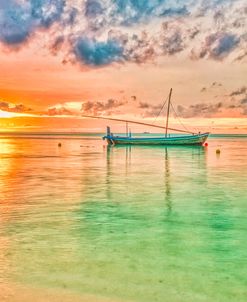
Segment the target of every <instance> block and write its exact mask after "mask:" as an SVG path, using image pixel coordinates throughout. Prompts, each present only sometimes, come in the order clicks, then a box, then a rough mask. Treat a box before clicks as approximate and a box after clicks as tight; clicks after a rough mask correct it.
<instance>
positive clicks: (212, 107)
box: [177, 102, 223, 118]
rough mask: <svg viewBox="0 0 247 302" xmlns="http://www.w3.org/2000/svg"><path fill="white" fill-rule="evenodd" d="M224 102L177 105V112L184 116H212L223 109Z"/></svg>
mask: <svg viewBox="0 0 247 302" xmlns="http://www.w3.org/2000/svg"><path fill="white" fill-rule="evenodd" d="M222 107H223V104H222V103H221V102H218V103H216V104H203V103H199V104H195V105H190V106H189V107H184V106H181V105H179V106H177V112H178V114H179V116H181V117H183V118H190V117H212V116H213V115H215V114H216V113H219V112H220V111H221V108H222Z"/></svg>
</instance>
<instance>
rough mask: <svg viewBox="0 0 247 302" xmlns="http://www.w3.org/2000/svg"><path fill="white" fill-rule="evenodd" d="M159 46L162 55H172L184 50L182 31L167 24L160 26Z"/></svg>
mask: <svg viewBox="0 0 247 302" xmlns="http://www.w3.org/2000/svg"><path fill="white" fill-rule="evenodd" d="M160 44H161V48H162V50H163V53H164V54H168V55H174V54H176V53H178V52H181V51H182V50H184V48H185V44H184V38H183V36H182V31H181V29H180V28H179V27H178V26H174V25H170V23H169V22H164V23H163V24H162V33H161V35H160Z"/></svg>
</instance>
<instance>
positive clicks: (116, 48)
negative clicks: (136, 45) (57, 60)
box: [74, 37, 124, 66]
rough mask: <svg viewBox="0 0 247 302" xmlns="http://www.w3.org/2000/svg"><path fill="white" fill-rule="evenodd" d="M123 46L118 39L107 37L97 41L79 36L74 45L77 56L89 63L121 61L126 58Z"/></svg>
mask: <svg viewBox="0 0 247 302" xmlns="http://www.w3.org/2000/svg"><path fill="white" fill-rule="evenodd" d="M123 51H124V50H123V47H122V45H121V44H120V43H119V41H117V40H111V39H107V40H106V41H96V39H89V38H83V37H82V38H79V39H78V40H77V41H76V43H75V47H74V52H75V55H76V58H77V59H79V60H81V61H82V62H84V63H85V64H87V65H95V66H100V65H107V64H110V63H113V62H120V61H121V60H123V58H124V54H123Z"/></svg>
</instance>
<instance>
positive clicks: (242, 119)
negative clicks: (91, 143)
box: [0, 0, 247, 133]
mask: <svg viewBox="0 0 247 302" xmlns="http://www.w3.org/2000/svg"><path fill="white" fill-rule="evenodd" d="M0 66H1V69H0V70H1V74H0V126H1V129H2V130H8V129H27V130H31V129H46V128H49V129H60V128H63V129H67V130H69V131H70V130H76V129H78V131H80V130H81V131H83V130H87V131H100V130H101V128H102V127H103V126H105V123H103V122H99V121H97V120H88V119H84V118H81V115H82V114H87V115H103V116H114V117H121V118H123V117H126V118H128V119H133V120H141V119H146V120H147V121H153V120H154V118H155V117H156V116H157V114H158V112H159V111H160V108H161V106H162V104H163V103H164V101H165V100H166V98H167V95H168V93H169V89H170V88H171V87H172V88H173V97H172V101H173V106H174V109H175V111H176V112H177V114H178V115H179V116H180V117H181V119H182V121H183V123H184V124H186V125H191V126H193V127H199V128H200V127H204V128H205V129H206V128H208V129H209V130H210V131H212V132H214V131H215V132H221V131H222V132H227V131H228V132H231V131H239V132H241V133H242V132H247V121H246V120H247V119H246V117H247V3H246V1H245V0H235V1H233V0H208V1H203V0H197V1H195V0H188V1H184V0H178V1H170V0H152V1H151V0H8V1H7V0H0ZM175 117H176V115H174V117H173V118H172V119H171V123H172V124H174V125H175V124H176V120H177V119H176V118H175ZM158 122H160V123H161V119H160V120H159V121H158ZM102 130H103V129H102Z"/></svg>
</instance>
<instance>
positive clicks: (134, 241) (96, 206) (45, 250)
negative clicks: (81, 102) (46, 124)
mask: <svg viewBox="0 0 247 302" xmlns="http://www.w3.org/2000/svg"><path fill="white" fill-rule="evenodd" d="M58 142H61V143H62V147H61V148H58V146H57V145H58ZM208 142H209V147H208V148H207V149H205V148H203V147H169V148H164V147H132V148H129V147H113V148H107V146H105V145H104V144H103V142H102V141H101V140H99V139H97V138H94V137H92V138H91V139H88V138H85V139H82V140H78V138H74V137H69V136H68V137H66V136H64V137H56V136H54V139H51V138H50V137H49V139H48V138H46V137H45V136H44V135H43V136H42V137H40V138H39V137H35V138H32V137H21V138H20V137H9V136H8V137H4V136H3V137H1V139H0V156H1V162H0V191H1V203H0V211H1V212H0V214H1V220H0V282H1V283H2V284H4V283H6V284H7V283H8V282H18V283H21V284H23V285H24V286H25V287H27V288H28V287H41V288H50V289H59V288H62V289H65V290H67V291H68V292H75V293H77V294H79V295H80V294H81V295H82V294H85V293H87V294H88V293H89V294H95V295H98V296H103V297H110V298H113V299H114V298H116V299H122V300H126V301H137V302H139V301H144V302H145V301H185V302H186V301H246V295H247V290H246V288H247V270H246V259H247V257H246V256H247V252H246V231H247V220H246V218H247V211H246V209H247V193H246V189H247V185H246V181H247V157H246V154H247V138H245V137H229V138H228V137H221V138H215V137H214V138H210V139H209V140H208ZM217 148H220V149H221V154H220V155H216V153H215V150H216V149H217Z"/></svg>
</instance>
